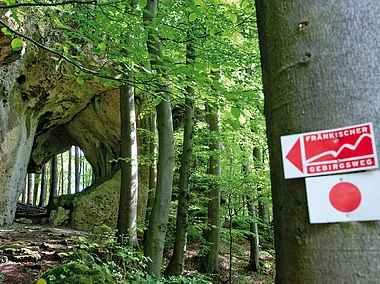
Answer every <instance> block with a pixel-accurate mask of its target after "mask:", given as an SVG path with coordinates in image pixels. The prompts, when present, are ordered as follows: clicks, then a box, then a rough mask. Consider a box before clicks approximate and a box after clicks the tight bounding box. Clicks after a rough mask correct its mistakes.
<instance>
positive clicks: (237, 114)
mask: <svg viewBox="0 0 380 284" xmlns="http://www.w3.org/2000/svg"><path fill="white" fill-rule="evenodd" d="M231 114H232V115H233V116H234V117H235V118H237V119H239V117H240V115H241V111H240V108H237V107H232V108H231Z"/></svg>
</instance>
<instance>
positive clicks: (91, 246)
mask: <svg viewBox="0 0 380 284" xmlns="http://www.w3.org/2000/svg"><path fill="white" fill-rule="evenodd" d="M148 261H150V260H149V259H148V258H146V257H145V256H144V255H143V253H142V252H141V251H139V250H138V249H135V248H131V247H128V246H126V245H122V244H120V243H119V242H118V241H117V238H116V237H115V232H114V231H108V232H105V233H103V234H99V235H98V237H97V238H96V239H95V240H94V241H89V240H88V239H87V238H85V237H79V243H78V245H77V246H76V247H75V248H74V249H73V252H72V253H71V255H70V256H69V258H68V260H67V262H66V263H64V264H62V265H57V266H55V267H53V268H52V269H50V270H48V271H46V272H45V273H44V274H43V275H42V276H41V277H40V278H39V279H38V280H36V281H34V282H33V283H34V284H107V283H116V284H118V283H144V284H145V283H148V284H149V283H196V284H202V283H211V282H210V281H209V279H207V276H205V275H202V274H199V273H194V274H193V275H191V276H175V277H173V276H172V277H169V278H164V277H161V278H160V279H158V280H157V279H155V278H153V277H152V276H150V275H149V274H148V273H146V272H145V268H146V266H147V263H148Z"/></svg>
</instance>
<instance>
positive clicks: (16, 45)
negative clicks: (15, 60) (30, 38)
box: [11, 38, 23, 51]
mask: <svg viewBox="0 0 380 284" xmlns="http://www.w3.org/2000/svg"><path fill="white" fill-rule="evenodd" d="M11 45H12V49H13V51H20V50H21V49H22V47H23V42H22V40H21V39H19V38H14V39H13V40H12V42H11Z"/></svg>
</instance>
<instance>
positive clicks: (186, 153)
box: [167, 44, 194, 275]
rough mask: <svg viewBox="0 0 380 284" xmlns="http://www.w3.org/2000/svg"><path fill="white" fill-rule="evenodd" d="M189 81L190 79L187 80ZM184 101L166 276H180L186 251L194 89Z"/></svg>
mask: <svg viewBox="0 0 380 284" xmlns="http://www.w3.org/2000/svg"><path fill="white" fill-rule="evenodd" d="M186 57H187V63H188V64H192V62H193V60H194V49H193V47H192V44H188V45H187V52H186ZM188 80H191V78H188ZM186 93H187V96H186V99H185V115H184V120H185V125H184V130H183V148H182V158H181V170H180V178H179V190H178V207H177V223H176V236H175V243H174V250H173V256H172V259H171V261H170V262H169V266H168V268H167V274H169V275H180V274H182V272H183V266H184V255H185V251H186V239H187V227H188V211H189V201H190V200H189V199H190V194H189V180H190V171H191V161H192V154H193V132H194V89H193V88H191V87H189V86H188V87H187V88H186Z"/></svg>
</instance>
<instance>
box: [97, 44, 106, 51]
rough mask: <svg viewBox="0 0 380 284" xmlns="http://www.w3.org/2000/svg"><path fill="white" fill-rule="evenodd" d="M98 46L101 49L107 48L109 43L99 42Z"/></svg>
mask: <svg viewBox="0 0 380 284" xmlns="http://www.w3.org/2000/svg"><path fill="white" fill-rule="evenodd" d="M98 48H99V49H100V50H106V48H107V45H106V44H105V43H104V42H102V43H99V44H98Z"/></svg>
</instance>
